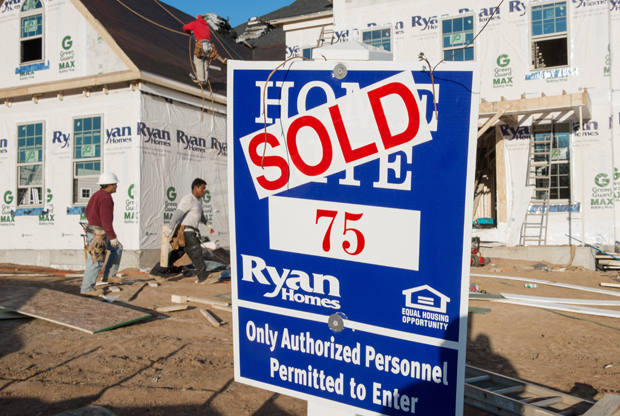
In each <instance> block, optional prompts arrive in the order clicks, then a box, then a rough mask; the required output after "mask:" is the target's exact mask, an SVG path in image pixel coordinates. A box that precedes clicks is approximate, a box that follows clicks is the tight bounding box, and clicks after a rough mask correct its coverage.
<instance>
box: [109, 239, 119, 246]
mask: <svg viewBox="0 0 620 416" xmlns="http://www.w3.org/2000/svg"><path fill="white" fill-rule="evenodd" d="M119 244H120V243H119V242H118V238H115V239H114V240H111V241H110V245H111V246H112V247H114V248H118V246H119Z"/></svg>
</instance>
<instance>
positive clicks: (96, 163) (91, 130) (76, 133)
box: [73, 116, 102, 204]
mask: <svg viewBox="0 0 620 416" xmlns="http://www.w3.org/2000/svg"><path fill="white" fill-rule="evenodd" d="M101 162H102V161H101V116H96V117H85V118H75V119H73V203H74V204H86V203H87V202H88V200H89V199H90V197H91V195H92V194H93V193H94V192H93V191H94V190H95V189H97V188H98V185H97V180H98V179H99V175H100V174H101Z"/></svg>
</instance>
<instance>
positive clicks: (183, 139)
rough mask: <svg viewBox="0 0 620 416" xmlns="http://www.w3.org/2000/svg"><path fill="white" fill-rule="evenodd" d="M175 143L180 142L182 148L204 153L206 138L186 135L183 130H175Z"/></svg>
mask: <svg viewBox="0 0 620 416" xmlns="http://www.w3.org/2000/svg"><path fill="white" fill-rule="evenodd" d="M177 143H181V145H182V146H183V150H189V151H191V152H199V153H205V152H206V151H207V140H206V139H205V138H203V137H196V136H188V135H187V134H185V132H184V131H183V130H177Z"/></svg>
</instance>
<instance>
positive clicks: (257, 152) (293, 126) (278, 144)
mask: <svg viewBox="0 0 620 416" xmlns="http://www.w3.org/2000/svg"><path fill="white" fill-rule="evenodd" d="M424 108H425V107H423V106H422V105H421V104H420V101H419V98H418V95H417V88H416V85H415V82H414V80H413V76H412V74H411V72H408V71H406V72H402V73H400V74H397V75H394V76H392V77H390V78H387V79H385V80H383V81H381V82H377V83H375V84H372V85H370V86H368V87H365V88H363V89H360V90H358V91H356V92H354V93H351V94H348V95H346V96H344V97H341V98H338V99H336V100H335V101H331V102H328V103H326V104H323V105H321V106H319V107H316V108H313V109H311V110H309V111H306V112H303V113H300V114H298V115H296V116H294V117H291V118H288V119H283V120H282V121H281V122H280V123H276V124H273V125H271V126H269V127H268V128H267V131H266V133H265V130H264V129H261V130H258V131H256V132H254V133H252V134H249V135H247V136H245V137H242V138H241V146H242V147H243V152H244V154H245V159H246V162H247V164H248V167H249V169H250V173H251V175H252V180H253V182H254V186H255V188H256V192H257V194H258V197H259V199H263V198H265V197H268V196H271V195H275V194H278V193H280V192H282V191H286V190H288V189H292V188H295V187H297V186H300V185H304V184H306V183H308V182H311V181H314V180H317V179H319V178H323V177H326V176H329V175H332V174H334V173H338V172H342V171H344V170H345V169H347V168H351V167H354V166H358V165H361V164H364V163H367V162H370V161H372V160H375V159H379V158H380V157H382V156H386V155H388V154H391V153H395V152H398V151H400V150H404V149H406V148H410V147H413V146H416V145H418V144H422V143H425V142H427V141H430V140H432V137H431V133H430V129H429V126H428V123H427V121H426V117H425V115H424V112H423V111H422V110H423V109H424Z"/></svg>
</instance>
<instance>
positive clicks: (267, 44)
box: [235, 0, 333, 60]
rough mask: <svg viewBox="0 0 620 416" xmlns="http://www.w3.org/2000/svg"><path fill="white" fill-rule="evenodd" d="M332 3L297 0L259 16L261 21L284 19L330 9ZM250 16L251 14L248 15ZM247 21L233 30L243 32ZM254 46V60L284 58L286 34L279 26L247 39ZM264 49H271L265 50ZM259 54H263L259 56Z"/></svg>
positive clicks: (323, 0) (317, 0)
mask: <svg viewBox="0 0 620 416" xmlns="http://www.w3.org/2000/svg"><path fill="white" fill-rule="evenodd" d="M332 6H333V5H332V3H331V2H330V1H329V0H297V1H295V2H293V3H292V4H290V5H288V6H286V7H282V8H281V9H278V10H275V11H273V12H271V13H268V14H265V15H263V16H259V19H260V20H261V21H263V22H264V21H268V20H275V19H284V18H287V17H295V16H304V15H308V14H315V13H320V12H328V11H332ZM250 17H252V16H250ZM246 27H247V23H244V24H242V25H239V26H237V27H235V31H236V32H237V33H239V34H241V33H243V32H245V28H246ZM247 42H248V43H249V44H250V45H252V47H254V48H255V49H254V54H253V59H254V60H259V59H260V60H284V59H285V56H286V35H285V34H284V30H283V29H282V28H281V27H279V28H275V29H272V30H271V31H270V32H269V33H267V34H265V35H264V36H262V37H260V38H258V39H252V40H248V41H247ZM266 49H272V50H273V51H272V52H267V51H266ZM260 55H265V57H261V56H260Z"/></svg>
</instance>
